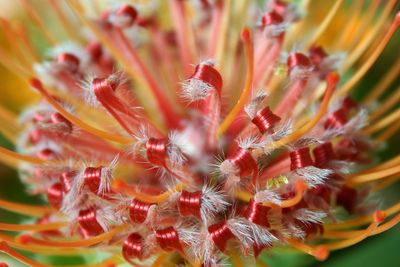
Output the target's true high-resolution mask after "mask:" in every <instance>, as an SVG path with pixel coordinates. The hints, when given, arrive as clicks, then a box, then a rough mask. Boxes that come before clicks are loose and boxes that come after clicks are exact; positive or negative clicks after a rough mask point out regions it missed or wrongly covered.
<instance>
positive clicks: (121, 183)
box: [112, 180, 126, 189]
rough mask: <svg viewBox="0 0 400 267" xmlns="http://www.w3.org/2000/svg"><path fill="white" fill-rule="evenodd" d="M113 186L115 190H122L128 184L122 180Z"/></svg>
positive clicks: (115, 182) (116, 181)
mask: <svg viewBox="0 0 400 267" xmlns="http://www.w3.org/2000/svg"><path fill="white" fill-rule="evenodd" d="M112 185H113V187H114V188H115V189H121V188H124V187H125V186H126V184H125V183H124V182H123V181H121V180H115V181H114V182H113V184H112Z"/></svg>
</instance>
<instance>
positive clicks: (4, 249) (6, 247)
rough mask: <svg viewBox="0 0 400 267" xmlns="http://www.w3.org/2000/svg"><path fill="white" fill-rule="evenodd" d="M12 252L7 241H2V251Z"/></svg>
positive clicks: (0, 244)
mask: <svg viewBox="0 0 400 267" xmlns="http://www.w3.org/2000/svg"><path fill="white" fill-rule="evenodd" d="M10 250H11V249H10V246H9V245H8V243H7V242H6V241H0V251H3V252H9V251H10Z"/></svg>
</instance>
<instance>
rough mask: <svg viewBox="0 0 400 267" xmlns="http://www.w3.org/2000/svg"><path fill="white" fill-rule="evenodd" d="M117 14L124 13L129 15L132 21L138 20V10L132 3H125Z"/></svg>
mask: <svg viewBox="0 0 400 267" xmlns="http://www.w3.org/2000/svg"><path fill="white" fill-rule="evenodd" d="M117 15H124V16H129V17H130V18H131V20H132V21H134V20H136V18H137V15H138V13H137V10H136V9H135V8H134V7H133V6H130V5H127V4H125V5H123V6H121V7H120V8H119V9H118V10H117Z"/></svg>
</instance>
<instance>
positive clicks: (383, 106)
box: [369, 87, 400, 121]
mask: <svg viewBox="0 0 400 267" xmlns="http://www.w3.org/2000/svg"><path fill="white" fill-rule="evenodd" d="M399 101H400V87H397V89H396V90H395V93H394V94H393V95H391V96H389V97H388V98H387V99H385V101H383V102H382V103H380V105H379V109H377V110H375V111H374V112H373V113H372V114H371V115H370V117H369V118H370V121H373V120H375V119H377V118H379V117H380V116H382V115H383V114H385V112H387V111H388V110H390V109H391V108H392V107H393V106H394V105H396V104H397V103H398V102H399Z"/></svg>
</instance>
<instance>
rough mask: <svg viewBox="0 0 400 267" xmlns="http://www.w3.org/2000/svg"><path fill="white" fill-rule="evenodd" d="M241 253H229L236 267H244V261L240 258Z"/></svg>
mask: <svg viewBox="0 0 400 267" xmlns="http://www.w3.org/2000/svg"><path fill="white" fill-rule="evenodd" d="M239 255H240V253H237V252H236V251H232V252H230V253H229V259H230V260H231V261H232V263H233V266H235V267H244V265H243V262H242V259H241V258H240V256H239Z"/></svg>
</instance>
